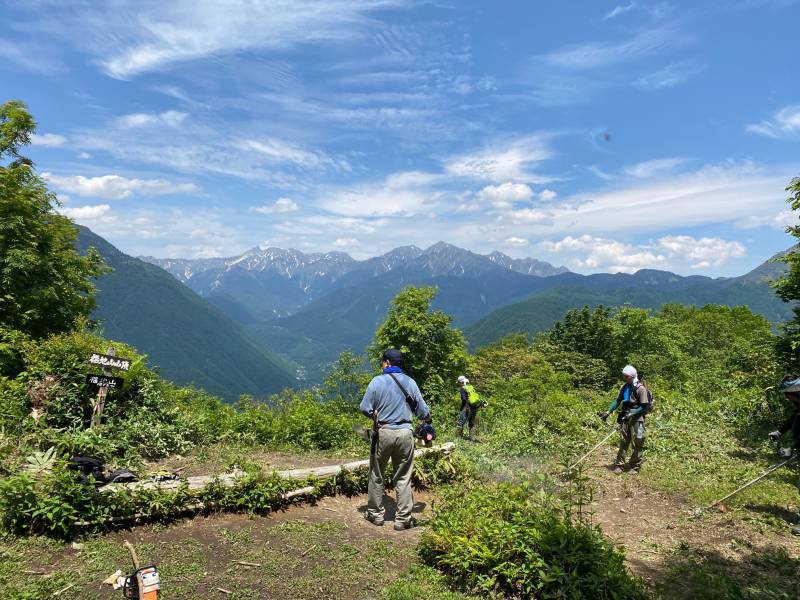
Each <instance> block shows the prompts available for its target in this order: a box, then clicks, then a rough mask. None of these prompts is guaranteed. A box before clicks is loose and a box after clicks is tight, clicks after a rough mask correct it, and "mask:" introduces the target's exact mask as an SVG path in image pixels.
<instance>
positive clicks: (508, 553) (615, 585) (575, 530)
mask: <svg viewBox="0 0 800 600" xmlns="http://www.w3.org/2000/svg"><path fill="white" fill-rule="evenodd" d="M420 555H421V557H422V560H423V561H425V562H426V563H427V564H429V565H432V566H435V567H437V568H438V569H440V570H441V571H442V572H444V573H445V575H447V576H448V577H449V578H450V579H451V580H452V581H453V582H454V583H455V584H457V585H458V586H459V587H461V588H462V589H467V590H468V591H474V592H476V593H482V594H497V595H505V596H508V597H524V598H533V597H535V598H542V599H545V598H572V599H576V600H577V599H586V600H589V599H604V598H613V599H615V600H622V599H640V598H645V595H644V592H643V587H642V584H641V582H640V581H639V580H638V579H636V578H635V577H632V576H631V575H629V574H628V573H627V572H626V570H625V566H624V556H623V553H622V551H621V550H618V549H616V548H615V547H614V546H613V545H612V544H611V542H609V541H608V540H606V539H605V538H604V537H603V536H602V534H601V533H600V531H599V530H598V529H596V528H593V527H591V526H590V525H587V524H586V523H584V522H582V521H581V520H579V519H577V518H575V517H573V516H572V511H571V510H568V509H567V508H566V507H565V506H564V505H563V504H562V503H561V502H559V501H557V500H556V499H555V498H554V497H552V496H549V495H547V494H546V493H544V492H543V491H541V490H538V489H535V488H534V487H532V486H530V485H527V484H523V485H513V484H496V485H487V486H480V487H473V488H465V487H455V488H453V489H452V490H450V491H448V492H447V493H446V495H445V497H444V500H443V508H440V509H439V510H438V511H437V512H436V513H435V516H434V518H433V519H432V520H431V522H430V526H429V529H428V531H426V532H425V533H424V534H423V537H422V541H421V545H420Z"/></svg>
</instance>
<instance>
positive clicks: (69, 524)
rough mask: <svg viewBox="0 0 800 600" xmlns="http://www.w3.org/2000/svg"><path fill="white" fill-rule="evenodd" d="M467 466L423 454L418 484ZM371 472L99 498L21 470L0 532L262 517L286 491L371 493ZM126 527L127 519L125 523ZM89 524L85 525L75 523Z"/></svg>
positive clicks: (75, 481) (76, 482)
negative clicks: (191, 515) (211, 514)
mask: <svg viewBox="0 0 800 600" xmlns="http://www.w3.org/2000/svg"><path fill="white" fill-rule="evenodd" d="M462 468H463V465H462V464H461V463H458V462H455V463H454V462H452V461H451V459H450V458H449V457H442V456H436V455H426V456H423V457H421V458H420V459H419V460H418V461H417V473H416V474H415V475H416V476H415V478H414V481H413V484H414V485H415V486H416V487H418V488H425V487H427V486H429V485H432V484H435V483H447V482H450V481H454V480H455V479H458V478H461V477H462V474H463V471H462ZM367 480H368V472H367V470H366V469H360V470H358V471H353V472H348V471H344V472H342V473H340V474H339V475H337V476H336V477H334V478H330V479H323V480H315V479H314V478H310V479H308V480H299V481H296V480H288V479H282V478H280V477H278V476H277V475H276V474H275V473H274V472H271V471H270V472H265V471H262V470H260V469H253V470H252V471H250V472H248V473H247V474H246V475H245V476H244V477H242V478H241V479H240V480H239V481H237V482H236V484H235V485H234V486H232V487H226V486H223V485H222V484H220V483H219V482H212V483H211V484H210V485H208V486H206V487H204V488H203V489H201V490H196V491H190V490H189V489H188V487H187V486H186V485H185V484H184V485H180V486H178V487H177V488H174V489H171V490H160V489H150V490H146V489H140V490H136V491H135V492H133V491H129V490H123V491H118V492H115V493H99V492H97V490H96V489H95V487H94V485H87V484H85V483H83V482H82V481H81V478H80V476H79V475H78V473H77V472H75V471H71V470H68V469H66V468H65V467H64V464H63V463H58V464H57V466H56V468H54V469H53V471H52V472H50V473H46V474H43V475H41V476H38V477H37V476H34V475H32V474H30V473H28V472H25V471H21V472H18V473H16V474H14V475H11V476H9V477H6V478H5V479H2V480H0V530H2V531H5V532H9V533H14V534H18V535H30V534H44V535H48V536H52V537H57V538H69V537H71V536H74V535H75V534H78V533H81V532H86V531H98V530H101V529H104V528H108V527H109V526H111V525H112V524H113V523H112V522H109V519H112V518H127V517H132V516H134V515H139V518H140V519H145V520H151V521H152V520H160V521H169V520H172V519H175V518H176V517H178V516H180V515H182V514H186V513H187V512H197V511H203V510H205V511H237V512H248V513H265V512H269V511H272V510H275V509H277V508H280V507H282V506H285V505H286V504H287V501H286V500H284V499H283V498H282V496H281V495H282V494H283V493H284V492H287V491H290V490H294V489H299V488H302V487H306V486H308V485H313V486H314V487H315V488H316V491H315V492H314V493H313V494H312V495H313V496H321V495H330V494H338V493H344V494H356V493H363V492H364V491H365V490H366V489H367ZM122 522H123V523H126V522H130V520H127V521H125V520H123V521H122ZM78 523H85V524H78Z"/></svg>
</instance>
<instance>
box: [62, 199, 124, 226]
mask: <svg viewBox="0 0 800 600" xmlns="http://www.w3.org/2000/svg"><path fill="white" fill-rule="evenodd" d="M110 210H111V207H110V206H109V205H108V204H97V205H95V206H76V207H70V208H61V209H59V211H58V212H60V213H61V214H62V215H65V216H67V217H69V218H70V219H72V220H74V221H80V222H84V223H86V222H87V221H91V220H92V219H97V218H99V217H102V216H103V215H106V214H107V213H108V212H109V211H110ZM86 224H88V225H91V223H86Z"/></svg>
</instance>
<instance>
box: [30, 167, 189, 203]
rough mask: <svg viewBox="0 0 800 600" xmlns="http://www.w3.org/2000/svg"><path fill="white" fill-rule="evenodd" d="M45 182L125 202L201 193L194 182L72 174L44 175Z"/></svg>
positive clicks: (77, 193) (68, 189)
mask: <svg viewBox="0 0 800 600" xmlns="http://www.w3.org/2000/svg"><path fill="white" fill-rule="evenodd" d="M42 177H44V179H45V180H46V181H47V182H48V183H50V184H52V185H54V186H55V187H57V188H59V189H62V190H65V191H67V192H71V193H73V194H75V195H77V196H84V197H88V198H106V199H108V200H122V199H124V198H130V197H131V196H134V195H141V196H165V195H170V194H193V193H196V192H198V191H199V189H198V187H197V186H196V185H194V184H193V183H175V182H171V181H165V180H163V179H128V178H127V177H122V176H120V175H102V176H99V177H84V176H83V175H72V176H68V177H62V176H59V175H53V174H52V173H42Z"/></svg>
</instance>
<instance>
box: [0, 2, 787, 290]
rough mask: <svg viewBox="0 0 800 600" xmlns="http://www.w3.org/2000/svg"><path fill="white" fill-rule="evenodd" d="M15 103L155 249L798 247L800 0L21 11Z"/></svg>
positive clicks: (583, 251) (10, 44)
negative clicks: (790, 200)
mask: <svg viewBox="0 0 800 600" xmlns="http://www.w3.org/2000/svg"><path fill="white" fill-rule="evenodd" d="M0 5H1V6H2V8H3V14H4V18H3V20H2V22H0V83H1V84H2V90H3V94H2V96H3V99H10V98H20V99H22V100H24V101H25V102H26V103H27V104H28V106H29V108H30V110H31V111H32V113H33V114H34V116H35V118H36V119H37V121H38V123H39V131H38V135H37V137H36V138H35V140H34V145H33V146H32V147H31V148H30V149H29V154H30V156H31V157H32V158H33V159H34V160H35V161H36V164H37V166H38V168H39V170H40V171H41V172H42V173H43V174H44V175H45V177H46V178H47V180H48V182H49V184H50V186H51V188H52V189H53V190H54V191H56V192H57V193H58V195H59V197H60V198H61V200H62V202H63V207H62V209H61V210H62V211H63V212H64V213H65V214H67V215H69V216H71V217H72V218H74V219H75V220H76V221H77V222H79V223H82V224H85V225H87V226H89V227H91V228H92V229H94V230H95V231H96V232H97V233H99V234H101V235H103V236H104V237H106V238H107V239H109V240H110V241H111V242H113V243H114V244H116V245H117V246H118V247H119V248H120V249H122V250H123V251H125V252H128V253H130V254H134V255H142V254H148V255H153V256H157V257H204V256H230V255H235V254H238V253H240V252H242V251H244V250H246V249H248V248H251V247H253V246H257V245H273V246H280V247H293V248H297V249H299V250H303V251H328V250H343V251H346V252H349V253H350V254H352V255H353V256H355V257H357V258H365V257H368V256H373V255H376V254H379V253H382V252H385V251H387V250H389V249H391V248H393V247H396V246H400V245H405V244H412V243H413V244H416V245H418V246H421V247H426V246H428V245H430V244H432V243H434V242H436V241H438V240H445V241H447V242H451V243H454V244H457V245H459V246H462V247H466V248H469V249H471V250H474V251H477V252H481V253H488V252H490V251H491V250H495V249H497V250H501V251H503V252H506V253H507V254H510V255H512V256H516V257H522V256H534V257H538V258H542V259H545V260H548V261H550V262H553V263H555V264H564V265H566V266H568V267H569V268H570V269H573V270H575V271H578V272H585V273H588V272H599V271H612V272H615V271H634V270H636V269H639V268H661V269H668V270H672V271H675V272H679V273H684V274H708V275H714V276H717V275H737V274H741V273H743V272H745V271H747V270H749V269H750V268H752V267H754V266H756V265H758V264H759V263H761V262H762V261H763V260H765V259H766V258H767V257H769V256H770V255H772V254H773V253H775V252H777V251H780V250H782V249H785V248H786V247H788V246H789V245H790V244H791V242H792V238H790V237H789V236H788V235H786V234H785V233H784V232H783V228H784V227H785V226H786V225H787V224H789V223H791V222H792V221H794V222H796V220H797V216H796V215H792V214H790V213H789V212H788V211H787V205H786V202H785V199H786V196H787V194H786V192H785V191H784V188H785V187H786V185H787V183H788V182H789V180H790V179H791V178H792V177H793V176H798V175H800V79H798V77H797V64H798V58H800V36H798V35H797V23H798V22H800V2H796V1H792V0H727V1H719V2H697V1H695V2H677V1H663V2H661V1H654V2H645V1H640V0H630V1H628V0H623V1H622V2H617V1H610V2H605V1H600V0H595V1H591V2H590V1H583V2H577V1H576V2H566V1H565V2H545V1H532V0H528V1H525V2H522V1H517V2H513V1H506V2H493V3H489V2H483V1H480V2H479V1H475V2H455V1H453V2H451V1H441V2H440V1H433V2H421V1H413V0H408V1H407V0H364V1H356V0H326V1H325V2H306V1H303V0H293V1H286V0H263V1H261V2H259V1H247V2H245V1H241V2H238V1H234V0H230V1H229V2H226V3H224V6H223V3H221V2H213V1H207V0H191V1H188V0H173V1H171V2H152V1H150V0H140V1H138V2H121V1H110V2H103V3H100V2H97V3H93V2H69V3H64V2H47V1H35V0H33V1H28V2H26V3H19V2H3V1H0Z"/></svg>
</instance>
